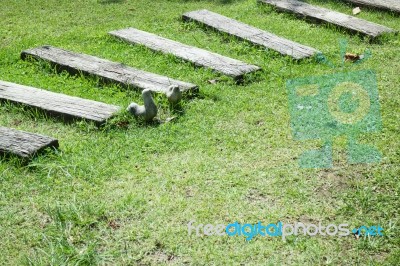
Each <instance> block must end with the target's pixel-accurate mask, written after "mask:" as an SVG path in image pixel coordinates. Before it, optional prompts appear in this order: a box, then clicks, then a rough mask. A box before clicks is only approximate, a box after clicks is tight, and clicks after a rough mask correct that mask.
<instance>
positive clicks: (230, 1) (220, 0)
mask: <svg viewBox="0 0 400 266" xmlns="http://www.w3.org/2000/svg"><path fill="white" fill-rule="evenodd" d="M182 2H213V3H215V2H216V3H217V4H222V5H228V4H233V3H235V2H238V0H205V1H202V0H183V1H182Z"/></svg>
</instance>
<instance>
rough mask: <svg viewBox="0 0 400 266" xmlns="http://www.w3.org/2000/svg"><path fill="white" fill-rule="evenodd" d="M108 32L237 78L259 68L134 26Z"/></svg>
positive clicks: (130, 41)
mask: <svg viewBox="0 0 400 266" xmlns="http://www.w3.org/2000/svg"><path fill="white" fill-rule="evenodd" d="M110 34H111V35H113V36H115V37H117V38H120V39H122V40H125V41H127V42H129V43H133V44H140V45H144V46H146V47H148V48H150V49H152V50H154V51H158V52H163V53H167V54H173V55H174V56H176V57H178V58H181V59H183V60H186V61H189V62H193V63H194V64H195V65H198V66H203V67H207V68H211V69H213V70H215V71H218V72H221V73H223V74H225V75H228V76H232V77H234V78H237V79H240V78H242V77H243V75H245V74H247V73H250V72H254V71H257V70H259V69H260V68H259V67H258V66H254V65H249V64H246V63H244V62H242V61H239V60H236V59H232V58H229V57H226V56H222V55H220V54H216V53H212V52H209V51H207V50H203V49H200V48H197V47H193V46H189V45H186V44H183V43H180V42H176V41H173V40H170V39H166V38H163V37H160V36H158V35H155V34H152V33H148V32H145V31H141V30H138V29H134V28H128V29H122V30H116V31H111V32H110Z"/></svg>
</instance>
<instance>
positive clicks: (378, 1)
mask: <svg viewBox="0 0 400 266" xmlns="http://www.w3.org/2000/svg"><path fill="white" fill-rule="evenodd" d="M345 1H347V2H350V3H353V4H356V5H362V6H370V7H373V8H378V9H384V10H390V11H394V12H397V13H400V1H399V0H345Z"/></svg>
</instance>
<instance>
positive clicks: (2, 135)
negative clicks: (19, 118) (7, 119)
mask: <svg viewBox="0 0 400 266" xmlns="http://www.w3.org/2000/svg"><path fill="white" fill-rule="evenodd" d="M47 147H53V148H58V140H57V139H53V138H50V137H47V136H43V135H38V134H33V133H29V132H24V131H19V130H16V129H11V128H6V127H0V154H14V155H17V156H20V157H23V158H28V157H31V156H33V155H34V154H35V153H37V152H39V151H41V150H43V149H45V148H47Z"/></svg>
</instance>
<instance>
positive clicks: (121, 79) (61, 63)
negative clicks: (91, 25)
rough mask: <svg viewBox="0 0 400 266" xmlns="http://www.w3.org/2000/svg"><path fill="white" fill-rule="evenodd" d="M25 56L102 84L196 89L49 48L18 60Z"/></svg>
mask: <svg viewBox="0 0 400 266" xmlns="http://www.w3.org/2000/svg"><path fill="white" fill-rule="evenodd" d="M29 57H32V58H35V59H41V60H45V61H48V62H50V63H51V64H53V65H55V66H56V67H58V68H59V69H65V70H67V71H69V72H70V73H73V74H76V73H84V74H88V75H94V76H97V77H99V78H100V79H102V80H103V81H106V82H114V83H118V84H121V85H124V86H132V87H134V88H137V89H139V90H144V89H151V90H153V91H159V92H166V91H167V89H168V87H169V86H170V85H178V86H179V88H180V89H181V91H182V92H186V91H197V90H198V87H197V86H196V85H194V84H191V83H187V82H182V81H178V80H174V79H171V78H169V77H165V76H161V75H157V74H154V73H150V72H146V71H142V70H139V69H136V68H133V67H129V66H126V65H124V64H121V63H116V62H112V61H108V60H105V59H101V58H98V57H95V56H91V55H86V54H78V53H74V52H71V51H67V50H63V49H60V48H56V47H52V46H42V47H37V48H33V49H29V50H25V51H23V52H22V53H21V58H22V59H26V58H29Z"/></svg>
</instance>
